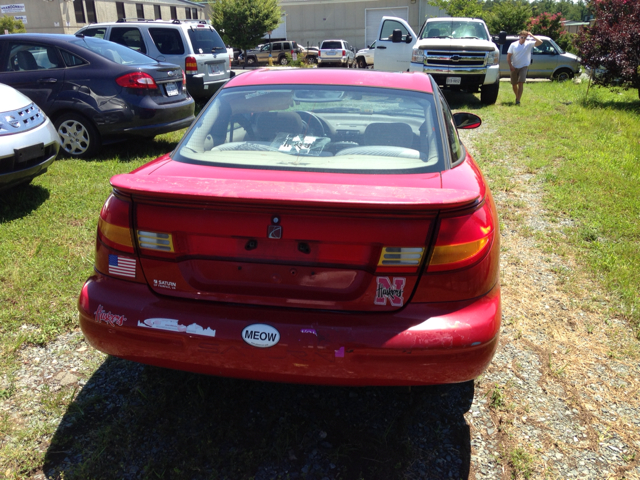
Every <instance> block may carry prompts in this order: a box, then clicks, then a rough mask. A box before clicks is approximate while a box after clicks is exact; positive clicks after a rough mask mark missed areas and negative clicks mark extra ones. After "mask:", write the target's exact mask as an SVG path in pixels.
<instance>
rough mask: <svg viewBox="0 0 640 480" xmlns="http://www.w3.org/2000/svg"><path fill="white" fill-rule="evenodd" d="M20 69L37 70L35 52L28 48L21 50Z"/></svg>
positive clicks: (18, 55)
mask: <svg viewBox="0 0 640 480" xmlns="http://www.w3.org/2000/svg"><path fill="white" fill-rule="evenodd" d="M17 58H18V67H20V70H37V69H38V63H37V62H36V59H35V57H34V56H33V54H32V53H31V52H30V51H28V50H21V51H19V52H18V54H17Z"/></svg>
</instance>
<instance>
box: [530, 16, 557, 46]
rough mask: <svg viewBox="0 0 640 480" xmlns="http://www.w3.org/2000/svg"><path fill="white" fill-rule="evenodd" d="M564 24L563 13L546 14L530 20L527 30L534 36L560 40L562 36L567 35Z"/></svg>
mask: <svg viewBox="0 0 640 480" xmlns="http://www.w3.org/2000/svg"><path fill="white" fill-rule="evenodd" d="M562 22H564V18H562V14H561V13H554V14H550V13H547V12H545V13H541V14H540V15H538V16H537V17H535V18H532V19H531V20H529V22H528V23H527V30H529V31H530V32H531V33H533V34H534V35H546V36H547V37H550V38H552V39H554V40H558V39H559V38H560V36H561V35H564V34H565V33H567V32H566V30H565V29H564V25H563V24H562Z"/></svg>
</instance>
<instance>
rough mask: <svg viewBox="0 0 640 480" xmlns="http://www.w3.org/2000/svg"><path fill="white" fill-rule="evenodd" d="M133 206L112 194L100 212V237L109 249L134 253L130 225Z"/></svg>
mask: <svg viewBox="0 0 640 480" xmlns="http://www.w3.org/2000/svg"><path fill="white" fill-rule="evenodd" d="M130 208H131V204H130V203H129V202H127V201H125V200H122V199H120V198H118V197H116V196H115V195H113V194H111V195H110V196H109V198H108V199H107V201H106V202H104V205H103V206H102V210H100V220H98V236H99V238H100V240H102V242H104V244H105V245H107V246H108V247H111V248H114V249H116V250H119V251H121V252H127V253H133V252H134V250H133V240H132V237H131V225H130Z"/></svg>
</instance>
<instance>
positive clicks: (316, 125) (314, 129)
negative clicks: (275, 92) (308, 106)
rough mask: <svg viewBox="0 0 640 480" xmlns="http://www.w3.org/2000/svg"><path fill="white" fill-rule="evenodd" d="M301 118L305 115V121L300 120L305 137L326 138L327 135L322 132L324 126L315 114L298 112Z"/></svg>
mask: <svg viewBox="0 0 640 480" xmlns="http://www.w3.org/2000/svg"><path fill="white" fill-rule="evenodd" d="M300 114H301V115H300V116H301V118H302V117H303V116H304V114H307V115H308V116H307V118H306V119H304V118H303V119H302V126H303V127H304V133H305V134H306V135H315V136H316V137H327V136H328V135H327V133H326V132H325V130H324V124H323V123H322V120H320V118H318V116H317V115H316V114H315V113H311V112H300Z"/></svg>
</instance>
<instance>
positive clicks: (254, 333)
mask: <svg viewBox="0 0 640 480" xmlns="http://www.w3.org/2000/svg"><path fill="white" fill-rule="evenodd" d="M242 339H243V340H244V341H245V342H247V343H248V344H249V345H251V346H252V347H258V348H269V347H273V346H274V345H275V344H276V343H278V342H279V341H280V332H278V330H276V329H275V328H273V327H272V326H270V325H264V324H262V323H257V324H255V325H249V326H248V327H245V329H244V330H242Z"/></svg>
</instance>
